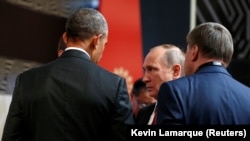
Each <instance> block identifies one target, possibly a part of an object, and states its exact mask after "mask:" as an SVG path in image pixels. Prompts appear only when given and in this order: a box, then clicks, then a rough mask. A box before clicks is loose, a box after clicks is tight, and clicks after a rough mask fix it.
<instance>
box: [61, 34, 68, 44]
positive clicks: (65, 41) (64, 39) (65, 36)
mask: <svg viewBox="0 0 250 141" xmlns="http://www.w3.org/2000/svg"><path fill="white" fill-rule="evenodd" d="M62 36H63V42H64V43H65V44H67V42H68V40H67V38H68V37H67V34H66V32H63V35H62Z"/></svg>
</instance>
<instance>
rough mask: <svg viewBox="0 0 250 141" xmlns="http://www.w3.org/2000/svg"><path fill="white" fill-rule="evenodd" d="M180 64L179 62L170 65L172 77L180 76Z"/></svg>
mask: <svg viewBox="0 0 250 141" xmlns="http://www.w3.org/2000/svg"><path fill="white" fill-rule="evenodd" d="M181 69H183V68H181V65H180V64H174V65H173V67H172V70H173V76H174V78H175V79H176V78H179V77H180V76H181Z"/></svg>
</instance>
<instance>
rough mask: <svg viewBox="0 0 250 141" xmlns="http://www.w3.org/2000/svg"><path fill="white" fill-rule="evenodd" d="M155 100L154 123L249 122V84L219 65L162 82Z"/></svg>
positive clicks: (216, 123) (213, 123)
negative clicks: (237, 79)
mask: <svg viewBox="0 0 250 141" xmlns="http://www.w3.org/2000/svg"><path fill="white" fill-rule="evenodd" d="M157 104H158V105H157V113H158V114H157V124H185V125H189V124H196V125H200V124H202V125H204V124H209V125H236V124H237V125H238V124H250V88H249V87H247V86H245V85H243V84H241V83H240V82H238V81H236V80H235V79H234V78H232V76H231V75H230V74H229V73H228V72H227V70H226V69H225V68H224V67H222V66H216V65H209V66H204V67H202V68H200V69H199V70H198V71H197V72H196V73H195V74H194V75H190V76H186V77H182V78H180V79H177V80H173V81H170V82H167V83H163V84H162V85H161V87H160V91H159V95H158V103H157Z"/></svg>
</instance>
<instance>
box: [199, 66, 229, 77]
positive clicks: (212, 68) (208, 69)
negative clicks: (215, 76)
mask: <svg viewBox="0 0 250 141" xmlns="http://www.w3.org/2000/svg"><path fill="white" fill-rule="evenodd" d="M198 73H224V74H226V75H229V76H231V75H230V74H229V73H228V71H227V70H226V68H225V67H223V66H221V65H204V66H202V67H200V68H199V69H198V70H197V72H196V74H198Z"/></svg>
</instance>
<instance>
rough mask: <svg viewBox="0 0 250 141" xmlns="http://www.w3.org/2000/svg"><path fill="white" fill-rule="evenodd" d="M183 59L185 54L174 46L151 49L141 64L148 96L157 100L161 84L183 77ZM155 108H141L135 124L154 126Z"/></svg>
mask: <svg viewBox="0 0 250 141" xmlns="http://www.w3.org/2000/svg"><path fill="white" fill-rule="evenodd" d="M184 59H185V54H184V53H183V52H182V50H181V49H180V48H179V47H177V46H175V45H172V44H162V45H158V46H156V47H153V48H151V50H150V51H149V53H148V54H147V55H146V57H145V59H144V62H143V69H144V76H143V81H144V82H145V83H146V89H147V91H148V93H149V95H150V96H152V97H154V98H155V99H157V98H158V97H157V96H158V92H159V89H160V85H161V84H162V83H163V82H165V81H170V80H174V79H177V78H180V77H181V76H183V74H184V72H183V70H182V69H183V67H184V66H183V64H184ZM155 106H156V103H153V104H150V105H147V106H146V107H143V108H141V109H140V110H139V112H138V114H137V116H136V119H135V120H136V124H139V125H152V124H154V122H153V121H154V119H155Z"/></svg>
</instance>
